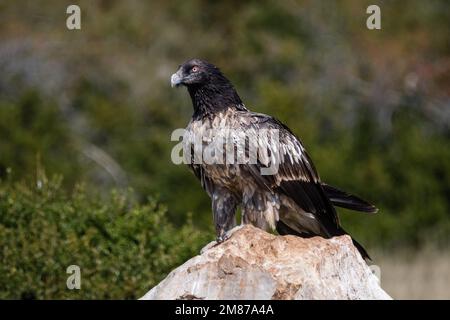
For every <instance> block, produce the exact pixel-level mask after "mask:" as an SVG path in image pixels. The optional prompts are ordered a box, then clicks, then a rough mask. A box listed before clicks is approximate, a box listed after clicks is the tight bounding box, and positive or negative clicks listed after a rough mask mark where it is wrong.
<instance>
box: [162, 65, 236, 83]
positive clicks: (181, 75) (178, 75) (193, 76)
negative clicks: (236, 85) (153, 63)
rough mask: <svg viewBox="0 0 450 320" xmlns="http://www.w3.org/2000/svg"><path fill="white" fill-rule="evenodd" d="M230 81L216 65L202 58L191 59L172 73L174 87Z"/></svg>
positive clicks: (171, 80)
mask: <svg viewBox="0 0 450 320" xmlns="http://www.w3.org/2000/svg"><path fill="white" fill-rule="evenodd" d="M217 81H219V82H223V81H228V80H226V78H225V77H224V76H223V74H222V72H220V70H219V68H217V67H216V66H215V65H213V64H211V63H209V62H207V61H204V60H200V59H191V60H188V61H186V62H185V63H183V64H182V65H180V67H179V68H178V70H177V72H175V73H174V74H172V77H171V78H170V84H171V85H172V87H178V86H180V85H184V86H186V87H188V88H189V87H200V86H202V85H206V84H208V83H214V82H217Z"/></svg>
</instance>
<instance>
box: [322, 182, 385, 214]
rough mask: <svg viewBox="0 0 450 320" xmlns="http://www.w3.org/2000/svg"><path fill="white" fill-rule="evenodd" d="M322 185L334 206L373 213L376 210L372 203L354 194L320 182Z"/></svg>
mask: <svg viewBox="0 0 450 320" xmlns="http://www.w3.org/2000/svg"><path fill="white" fill-rule="evenodd" d="M322 187H323V189H324V191H325V193H326V195H327V196H328V198H329V199H330V201H331V203H332V204H333V205H335V206H338V207H341V208H346V209H350V210H355V211H360V212H367V213H375V212H377V211H378V209H377V208H376V207H375V206H374V205H372V204H370V203H369V202H367V201H365V200H363V199H361V198H359V197H357V196H355V195H352V194H350V193H347V192H345V191H341V190H339V189H338V188H336V187H333V186H330V185H328V184H326V183H322Z"/></svg>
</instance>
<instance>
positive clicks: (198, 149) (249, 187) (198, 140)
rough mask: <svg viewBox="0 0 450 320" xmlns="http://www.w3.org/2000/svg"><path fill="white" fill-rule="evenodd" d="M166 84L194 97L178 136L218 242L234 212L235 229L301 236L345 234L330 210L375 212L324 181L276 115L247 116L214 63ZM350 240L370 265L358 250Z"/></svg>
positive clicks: (184, 68) (186, 66) (188, 69)
mask: <svg viewBox="0 0 450 320" xmlns="http://www.w3.org/2000/svg"><path fill="white" fill-rule="evenodd" d="M170 82H171V86H172V87H180V86H184V87H186V88H187V91H188V93H189V95H190V98H191V100H192V105H193V114H192V117H191V119H190V121H189V123H188V125H187V127H186V129H185V130H184V133H183V141H182V145H183V152H184V158H185V160H186V161H185V162H186V164H187V165H188V166H189V168H190V169H191V170H192V171H193V173H194V174H195V176H196V177H197V178H198V179H199V180H200V183H201V186H202V187H203V189H204V190H205V191H206V193H207V194H208V195H209V197H210V198H211V205H212V214H213V221H214V227H215V231H216V236H217V238H216V241H217V243H221V242H223V241H225V240H226V239H228V238H229V236H230V232H231V230H232V229H233V228H234V227H236V225H237V224H236V211H237V209H238V208H240V209H241V225H245V224H252V225H254V226H256V227H258V228H261V229H263V230H269V231H274V232H275V231H276V232H278V234H280V235H295V236H299V237H303V238H310V237H313V236H321V237H324V238H332V237H334V236H340V235H346V234H348V233H347V232H346V231H345V230H344V229H343V227H342V226H341V224H340V221H339V217H338V214H337V212H336V209H335V206H338V207H342V208H347V209H350V210H354V211H360V212H365V213H375V212H377V211H378V209H377V208H376V207H375V206H374V205H372V204H370V203H369V202H367V201H365V200H363V199H361V198H360V197H358V196H356V195H353V194H350V193H347V192H345V191H342V190H340V189H338V188H336V187H334V186H331V185H329V184H326V183H324V182H322V180H321V179H320V177H319V174H318V172H317V170H316V168H315V166H314V164H313V162H312V160H311V158H310V156H309V155H308V153H307V151H306V149H305V147H304V146H303V144H302V142H301V141H300V139H299V138H298V137H297V136H296V135H295V134H294V133H293V132H292V131H291V130H290V129H289V128H288V127H287V126H286V125H285V124H283V123H282V122H281V121H279V120H277V119H276V118H275V117H272V116H270V115H266V114H262V113H257V112H253V111H250V110H249V109H248V108H247V107H246V105H245V104H244V103H243V101H242V100H241V98H240V96H239V94H238V93H237V91H236V89H235V87H234V86H233V84H232V83H231V82H230V80H229V79H228V78H227V77H225V75H224V74H223V73H222V71H221V70H220V69H219V68H218V67H216V66H215V65H213V64H212V63H209V62H208V61H206V60H202V59H197V58H195V59H190V60H187V61H186V62H184V63H182V64H181V65H180V66H179V68H178V70H177V71H176V72H175V73H174V74H172V76H171V78H170ZM268 132H270V133H274V135H273V136H271V134H269V133H268ZM262 133H265V134H262ZM255 150H256V151H255ZM205 151H207V152H206V154H208V155H210V156H209V157H204V156H205ZM230 153H231V154H232V156H230V157H228V156H229V154H230ZM208 158H210V159H208ZM238 160H239V161H238ZM273 169H274V170H273ZM352 241H353V244H354V246H355V247H356V249H357V250H358V251H359V253H360V254H361V256H362V257H363V258H364V259H369V260H370V256H369V254H368V253H367V251H366V250H365V249H364V247H363V246H362V245H361V244H360V243H358V242H357V241H356V240H355V239H354V238H352Z"/></svg>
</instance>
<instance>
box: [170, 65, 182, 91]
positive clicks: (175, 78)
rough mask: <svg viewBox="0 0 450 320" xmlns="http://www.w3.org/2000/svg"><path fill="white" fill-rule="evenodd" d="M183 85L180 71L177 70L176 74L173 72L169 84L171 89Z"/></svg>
mask: <svg viewBox="0 0 450 320" xmlns="http://www.w3.org/2000/svg"><path fill="white" fill-rule="evenodd" d="M182 83H183V76H182V74H181V69H179V70H178V71H177V72H175V73H174V74H173V75H172V76H171V77H170V84H171V86H172V88H173V87H178V86H179V85H181V84H182Z"/></svg>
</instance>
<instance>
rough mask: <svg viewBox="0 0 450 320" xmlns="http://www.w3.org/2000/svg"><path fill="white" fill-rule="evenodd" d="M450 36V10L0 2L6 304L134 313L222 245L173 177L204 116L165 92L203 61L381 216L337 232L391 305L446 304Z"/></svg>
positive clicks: (1, 253)
mask: <svg viewBox="0 0 450 320" xmlns="http://www.w3.org/2000/svg"><path fill="white" fill-rule="evenodd" d="M70 4H78V5H79V6H80V7H81V30H78V31H69V30H68V29H67V28H66V18H67V16H68V15H67V14H66V8H67V6H68V5H70ZM370 4H378V5H379V6H380V7H381V17H382V29H381V30H368V29H367V28H366V19H367V17H368V15H367V14H366V8H367V6H368V5H370ZM449 21H450V3H449V2H448V1H446V0H441V1H440V0H432V1H420V0H408V1H375V2H374V1H360V0H346V1H281V2H271V1H245V2H244V1H226V2H225V1H224V2H219V1H200V0H197V1H170V2H167V1H134V0H132V1H119V0H116V1H113V0H108V1H106V0H105V1H76V2H74V1H0V259H1V264H0V298H39V299H42V298H47V299H49V298H73V299H76V298H131V299H132V298H137V297H140V296H142V295H143V294H144V293H145V292H146V291H147V290H148V289H150V288H151V287H152V286H153V285H155V284H156V283H157V282H158V281H160V280H161V279H162V278H163V277H164V276H165V275H167V273H168V272H169V271H170V270H171V269H172V268H174V267H175V266H177V265H179V264H180V263H182V262H183V261H185V260H186V259H188V258H189V257H191V256H192V255H194V254H196V253H197V252H198V250H199V249H200V248H201V247H202V246H203V245H204V244H206V243H207V241H209V240H212V239H213V238H214V232H213V228H212V223H211V219H212V217H211V211H210V201H209V198H208V197H207V196H206V194H205V192H204V191H203V190H202V189H201V187H200V184H199V182H198V181H197V180H196V179H195V177H194V176H193V174H192V173H190V172H189V170H188V169H187V168H186V167H184V166H176V165H174V164H173V163H172V162H171V160H170V152H171V149H172V147H173V146H174V145H175V142H171V141H170V134H171V132H172V131H173V130H174V129H176V128H182V127H185V126H186V124H187V122H188V121H189V119H190V116H191V113H192V107H191V102H190V99H189V97H188V94H187V93H186V91H185V90H184V89H182V90H174V89H171V88H170V85H169V77H170V75H171V74H172V73H173V72H174V71H175V70H176V69H177V67H178V65H179V64H180V63H182V62H183V61H185V60H187V59H189V58H193V57H198V58H204V59H206V60H209V61H210V62H213V63H214V64H216V65H218V66H219V67H221V69H222V71H224V73H225V74H226V75H227V76H228V77H229V78H230V79H231V80H232V82H233V83H234V84H235V86H236V88H237V89H238V92H239V93H240V95H241V97H242V98H243V100H244V102H245V103H246V105H247V107H249V108H250V109H251V110H253V111H257V112H263V113H268V114H271V115H273V116H275V117H277V118H279V119H280V120H282V121H283V122H284V123H285V124H287V125H288V126H289V127H290V128H291V129H292V130H293V131H294V132H295V133H296V134H297V135H298V136H299V137H300V138H301V139H302V141H303V142H304V144H305V146H306V148H307V150H308V151H309V153H310V155H311V157H312V159H313V160H314V162H315V164H316V167H317V168H318V170H319V172H320V175H321V178H322V179H323V180H324V181H326V182H328V183H330V184H333V185H336V186H338V187H340V188H342V189H344V190H347V191H350V192H354V193H356V194H358V195H360V196H362V197H363V198H365V199H367V200H369V201H371V202H373V203H374V204H375V205H377V207H379V208H380V212H379V213H378V214H377V215H373V216H367V215H361V214H357V213H351V212H348V211H345V210H342V211H340V217H341V219H342V220H343V225H344V226H345V228H346V229H347V230H348V231H349V232H350V233H351V234H352V235H354V236H355V238H357V239H358V240H359V241H360V242H361V243H363V244H364V245H365V246H366V248H367V249H368V251H369V252H374V251H375V254H372V256H373V258H374V263H377V264H380V265H381V268H382V269H381V270H382V273H383V274H388V276H387V278H388V279H389V282H386V283H383V279H382V285H383V286H384V287H385V288H386V289H387V291H388V292H390V293H391V294H393V295H394V297H399V298H403V297H411V296H412V297H416V298H424V297H438V298H439V297H440V298H442V297H447V298H449V297H450V293H449V292H448V289H443V287H442V286H441V283H442V281H443V279H442V276H443V275H442V274H439V273H442V271H436V270H435V269H433V268H434V267H435V266H440V268H442V269H443V270H444V273H445V276H446V277H447V278H446V279H447V280H449V278H448V277H449V274H450V272H449V270H450V258H449V259H445V257H449V254H448V252H449V248H450V246H449V244H450V238H449V234H450V200H449V199H450V197H449V196H450V161H449V160H450V41H449V39H450V22H449ZM424 252H426V253H427V254H422V253H424ZM430 252H433V254H431V253H430ZM430 255H431V256H432V257H435V258H436V259H440V260H439V263H433V262H432V261H433V260H432V259H433V258H432V257H430ZM403 256H404V259H403V258H402V259H400V260H399V261H400V262H399V263H397V264H395V266H393V263H392V261H393V260H392V259H390V258H391V257H395V258H396V259H398V257H403ZM418 256H426V257H427V258H426V259H427V260H426V261H427V262H428V263H424V260H420V259H419V260H418V259H417V257H418ZM443 257H444V258H443ZM384 261H386V263H385V266H386V268H385V269H383V262H384ZM412 261H416V262H414V263H416V264H415V266H418V268H419V269H420V268H422V269H423V270H422V269H420V270H422V271H420V272H419V271H418V274H419V275H415V276H414V277H415V278H413V279H403V280H400V277H397V276H395V275H396V274H397V275H405V274H413V273H408V270H411V269H410V268H412V267H411V266H412V265H413V262H412ZM417 261H418V262H417ZM70 264H77V265H80V267H81V270H82V289H81V290H74V291H70V290H68V289H67V288H66V286H65V279H66V277H67V276H68V275H67V274H66V273H65V268H66V267H67V266H68V265H70ZM402 266H403V267H402ZM402 268H403V269H402ZM408 268H409V269H408ZM384 270H385V271H384ZM439 270H441V269H439ZM422 276H423V278H424V279H423V285H422V286H420V285H416V287H417V290H416V291H414V290H412V289H411V288H410V287H407V285H408V284H407V283H411V281H412V282H415V283H416V284H417V282H418V281H419V282H420V280H419V278H420V277H422ZM434 277H438V278H439V279H438V278H436V279H437V280H436V283H434V282H433V280H430V279H435V278H434ZM449 281H450V280H449ZM433 283H434V284H433ZM444 283H445V281H444ZM446 283H448V282H446ZM433 285H434V286H433ZM424 286H428V287H427V288H428V289H427V290H425V287H424ZM430 286H431V287H430ZM446 290H447V291H446ZM414 292H416V293H417V295H416V296H414V294H415V293H414Z"/></svg>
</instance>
